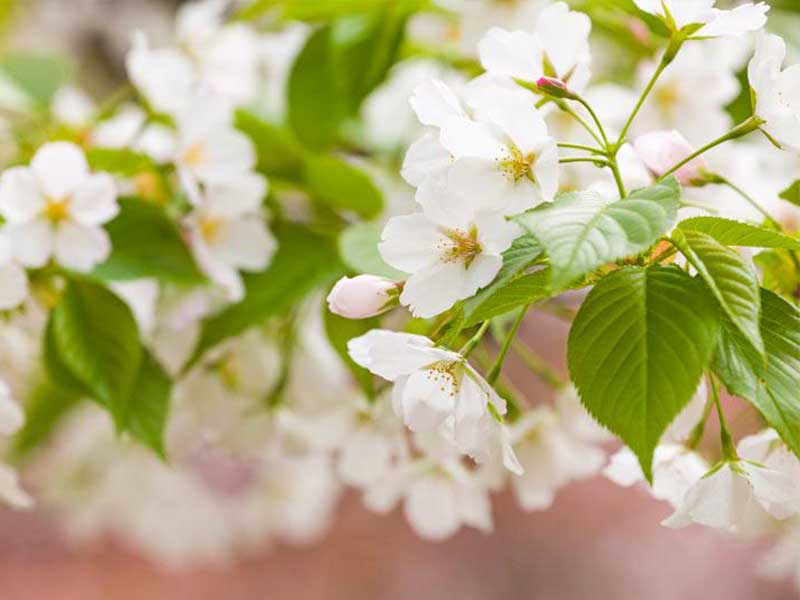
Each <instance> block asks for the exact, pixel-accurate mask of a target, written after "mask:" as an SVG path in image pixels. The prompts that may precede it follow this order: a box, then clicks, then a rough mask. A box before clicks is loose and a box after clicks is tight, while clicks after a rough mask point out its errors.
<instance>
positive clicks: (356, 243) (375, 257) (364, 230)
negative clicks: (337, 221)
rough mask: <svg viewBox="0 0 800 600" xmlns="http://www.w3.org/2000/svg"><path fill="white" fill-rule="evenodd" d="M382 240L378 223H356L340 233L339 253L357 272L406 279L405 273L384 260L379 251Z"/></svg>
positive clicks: (348, 265) (345, 262) (346, 263)
mask: <svg viewBox="0 0 800 600" xmlns="http://www.w3.org/2000/svg"><path fill="white" fill-rule="evenodd" d="M380 241H381V231H380V228H379V226H378V225H377V224H376V223H354V224H353V225H351V226H350V227H348V228H347V229H345V230H344V231H342V233H341V234H340V235H339V254H340V256H341V257H342V261H343V262H344V264H345V265H347V267H348V268H350V269H352V270H353V271H354V272H356V273H368V274H370V275H380V276H382V277H388V278H389V279H405V278H406V274H405V273H403V272H402V271H398V270H397V269H394V268H392V267H390V266H389V265H387V264H386V263H385V262H383V258H381V255H380V252H378V242H380Z"/></svg>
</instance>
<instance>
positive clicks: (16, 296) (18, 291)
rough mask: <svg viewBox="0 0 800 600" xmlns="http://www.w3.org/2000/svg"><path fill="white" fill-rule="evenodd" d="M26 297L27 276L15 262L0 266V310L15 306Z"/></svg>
mask: <svg viewBox="0 0 800 600" xmlns="http://www.w3.org/2000/svg"><path fill="white" fill-rule="evenodd" d="M27 297H28V276H27V275H26V274H25V269H23V268H22V267H21V266H19V265H18V264H17V263H15V262H10V263H7V264H5V265H1V266H0V310H9V309H11V308H16V307H17V306H19V305H20V304H22V303H23V301H24V300H25V298H27Z"/></svg>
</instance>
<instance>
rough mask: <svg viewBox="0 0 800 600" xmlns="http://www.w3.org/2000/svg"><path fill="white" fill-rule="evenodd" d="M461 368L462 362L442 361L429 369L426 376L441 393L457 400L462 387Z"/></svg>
mask: <svg viewBox="0 0 800 600" xmlns="http://www.w3.org/2000/svg"><path fill="white" fill-rule="evenodd" d="M461 367H462V365H461V363H460V362H454V361H444V360H441V361H439V362H435V363H433V364H432V365H430V366H429V367H427V368H426V370H425V374H426V375H427V377H428V379H430V380H431V381H432V382H433V383H434V384H436V385H437V386H438V387H439V391H440V392H442V393H445V394H447V395H448V396H450V397H451V398H455V397H456V396H457V395H458V391H459V388H460V386H461Z"/></svg>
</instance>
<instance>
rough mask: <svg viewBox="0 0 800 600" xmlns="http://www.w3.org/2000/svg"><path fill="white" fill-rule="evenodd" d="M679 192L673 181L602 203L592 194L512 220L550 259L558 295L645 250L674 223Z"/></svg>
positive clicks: (578, 195) (562, 200)
mask: <svg viewBox="0 0 800 600" xmlns="http://www.w3.org/2000/svg"><path fill="white" fill-rule="evenodd" d="M679 200H680V187H679V186H678V183H677V181H676V180H675V179H674V178H670V179H668V180H666V181H664V182H663V183H657V184H655V185H652V186H650V187H647V188H643V189H640V190H636V191H634V192H633V193H631V194H630V195H629V196H628V197H627V198H625V199H623V200H619V201H617V202H608V201H606V200H604V199H603V198H601V197H600V196H598V195H597V194H595V193H593V192H571V193H568V194H562V195H561V196H559V197H557V198H556V200H555V201H554V202H552V203H545V204H542V205H540V206H538V207H536V208H534V209H533V210H530V211H528V212H526V213H524V214H523V215H521V216H519V217H517V219H516V220H517V222H518V223H519V224H520V225H522V226H523V227H524V228H525V229H527V230H528V231H529V232H531V233H532V234H533V235H534V236H536V238H537V239H538V240H539V242H541V244H542V246H544V248H545V250H546V251H547V255H548V257H549V258H550V268H551V274H552V286H553V291H554V292H558V291H561V290H563V289H565V288H566V287H568V286H569V285H570V284H572V283H574V282H575V281H576V280H578V279H580V278H581V277H583V276H585V275H587V274H588V273H590V272H592V271H593V270H595V269H597V268H598V267H601V266H603V265H605V264H608V263H611V262H615V261H618V260H622V259H624V258H627V257H629V256H632V255H635V254H638V253H640V252H643V251H645V250H647V249H648V248H649V247H650V246H652V245H653V244H654V243H655V242H657V241H658V239H659V237H660V236H661V235H663V234H664V232H665V231H666V230H667V229H669V227H670V226H672V224H673V223H674V221H675V216H676V214H677V210H678V204H679Z"/></svg>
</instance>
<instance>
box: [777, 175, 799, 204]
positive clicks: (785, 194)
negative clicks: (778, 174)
mask: <svg viewBox="0 0 800 600" xmlns="http://www.w3.org/2000/svg"><path fill="white" fill-rule="evenodd" d="M779 195H780V197H781V198H783V199H784V200H787V201H789V202H791V203H792V204H794V205H795V206H800V179H798V180H797V181H795V182H794V183H793V184H792V185H790V186H789V187H787V188H786V189H785V190H783V191H782V192H781V193H780V194H779Z"/></svg>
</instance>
